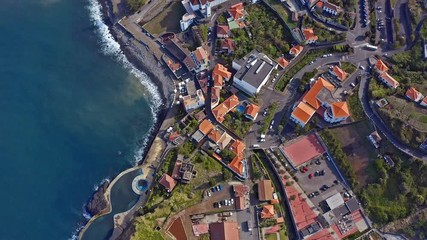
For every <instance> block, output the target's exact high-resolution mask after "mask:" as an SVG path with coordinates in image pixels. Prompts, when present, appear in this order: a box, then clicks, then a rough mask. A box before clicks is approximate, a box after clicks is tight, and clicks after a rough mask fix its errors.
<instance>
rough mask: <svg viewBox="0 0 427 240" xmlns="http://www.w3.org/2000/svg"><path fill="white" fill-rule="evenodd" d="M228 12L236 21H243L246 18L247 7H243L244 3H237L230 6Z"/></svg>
mask: <svg viewBox="0 0 427 240" xmlns="http://www.w3.org/2000/svg"><path fill="white" fill-rule="evenodd" d="M228 13H229V14H230V16H231V17H232V18H233V20H235V21H241V20H243V19H244V17H245V15H246V13H245V9H244V8H243V3H237V4H234V5H233V6H231V7H230V9H229V10H228Z"/></svg>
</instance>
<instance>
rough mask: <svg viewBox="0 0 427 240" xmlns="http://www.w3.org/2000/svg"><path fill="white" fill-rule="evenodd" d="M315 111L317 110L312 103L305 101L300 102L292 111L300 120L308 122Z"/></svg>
mask: <svg viewBox="0 0 427 240" xmlns="http://www.w3.org/2000/svg"><path fill="white" fill-rule="evenodd" d="M315 112H316V110H315V109H314V108H312V107H311V106H310V105H308V104H306V103H304V102H300V103H299V104H298V105H297V107H296V108H295V109H294V111H292V116H293V117H294V118H296V119H298V120H299V121H300V122H302V123H304V124H307V123H308V121H310V119H311V117H312V116H313V115H314V113H315Z"/></svg>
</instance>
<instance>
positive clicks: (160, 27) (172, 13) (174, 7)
mask: <svg viewBox="0 0 427 240" xmlns="http://www.w3.org/2000/svg"><path fill="white" fill-rule="evenodd" d="M184 14H185V9H184V7H183V6H182V4H181V2H171V3H170V4H169V6H168V7H167V8H166V9H164V10H163V11H162V12H161V13H160V14H159V15H157V16H155V17H154V18H153V19H151V21H149V22H148V23H147V24H145V25H144V28H145V29H146V30H147V31H148V32H150V33H152V34H161V33H164V32H175V33H177V32H180V31H181V28H180V26H179V21H180V20H181V17H182V15H184Z"/></svg>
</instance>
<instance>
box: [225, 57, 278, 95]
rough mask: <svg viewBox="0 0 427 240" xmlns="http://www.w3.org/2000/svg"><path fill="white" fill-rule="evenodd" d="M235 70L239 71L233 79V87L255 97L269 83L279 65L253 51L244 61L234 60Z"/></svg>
mask: <svg viewBox="0 0 427 240" xmlns="http://www.w3.org/2000/svg"><path fill="white" fill-rule="evenodd" d="M233 68H234V69H235V70H236V71H237V72H236V74H234V77H233V85H234V86H235V87H236V88H238V89H239V90H241V91H243V92H245V93H246V94H249V95H251V96H255V95H256V94H257V93H258V92H259V91H260V90H261V88H262V87H263V86H264V85H265V84H266V83H267V81H268V79H269V78H270V74H271V72H272V71H273V70H274V69H276V68H277V64H276V63H275V62H274V61H272V60H271V59H270V58H268V57H267V56H266V55H265V54H263V53H260V52H258V51H257V50H253V51H251V52H250V53H249V54H248V55H246V56H245V57H244V58H243V59H239V60H236V59H235V60H233Z"/></svg>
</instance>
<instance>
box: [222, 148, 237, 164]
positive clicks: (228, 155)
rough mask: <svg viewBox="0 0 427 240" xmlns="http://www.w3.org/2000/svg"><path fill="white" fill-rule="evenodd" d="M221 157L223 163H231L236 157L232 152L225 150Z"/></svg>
mask: <svg viewBox="0 0 427 240" xmlns="http://www.w3.org/2000/svg"><path fill="white" fill-rule="evenodd" d="M221 157H222V160H223V161H224V162H226V163H229V162H231V160H233V158H235V157H236V154H234V152H232V151H230V150H228V149H227V148H225V149H223V150H222V151H221Z"/></svg>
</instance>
